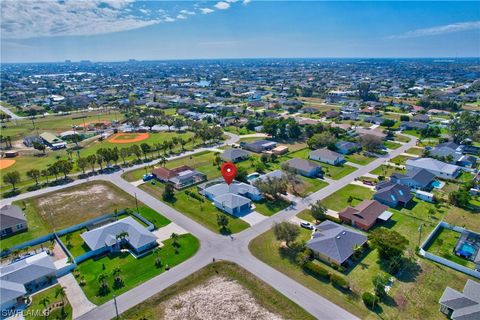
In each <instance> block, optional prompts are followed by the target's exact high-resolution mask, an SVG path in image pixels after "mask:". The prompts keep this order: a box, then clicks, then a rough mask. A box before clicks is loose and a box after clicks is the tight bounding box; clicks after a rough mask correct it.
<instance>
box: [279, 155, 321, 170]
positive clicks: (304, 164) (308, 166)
mask: <svg viewBox="0 0 480 320" xmlns="http://www.w3.org/2000/svg"><path fill="white" fill-rule="evenodd" d="M285 163H286V164H287V165H288V166H289V167H290V168H293V169H296V170H301V171H306V172H310V171H311V170H314V169H318V168H320V169H321V168H322V167H321V166H320V165H318V164H316V163H315V162H312V161H308V160H305V159H299V158H293V159H290V160H288V161H287V162H285Z"/></svg>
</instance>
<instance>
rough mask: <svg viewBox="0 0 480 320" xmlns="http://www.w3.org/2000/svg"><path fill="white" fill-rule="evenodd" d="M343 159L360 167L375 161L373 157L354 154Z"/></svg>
mask: <svg viewBox="0 0 480 320" xmlns="http://www.w3.org/2000/svg"><path fill="white" fill-rule="evenodd" d="M345 159H346V160H347V161H349V162H353V163H356V164H360V165H366V164H369V163H370V162H372V161H373V160H375V159H376V158H375V157H367V156H365V155H363V154H361V153H354V154H349V155H347V156H345Z"/></svg>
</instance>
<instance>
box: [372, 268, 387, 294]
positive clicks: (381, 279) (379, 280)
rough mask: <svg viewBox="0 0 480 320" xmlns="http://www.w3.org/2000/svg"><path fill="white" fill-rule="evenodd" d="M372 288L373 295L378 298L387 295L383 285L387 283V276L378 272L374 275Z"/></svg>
mask: <svg viewBox="0 0 480 320" xmlns="http://www.w3.org/2000/svg"><path fill="white" fill-rule="evenodd" d="M372 284H373V290H375V295H376V296H377V297H379V298H380V299H382V298H384V297H386V296H387V292H386V291H385V287H386V286H387V284H388V278H387V277H386V276H381V275H379V274H377V275H375V276H374V277H373V279H372Z"/></svg>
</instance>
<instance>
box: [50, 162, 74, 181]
mask: <svg viewBox="0 0 480 320" xmlns="http://www.w3.org/2000/svg"><path fill="white" fill-rule="evenodd" d="M54 165H55V166H56V167H58V170H59V172H61V173H63V178H64V179H65V180H66V179H67V175H68V174H69V173H70V172H71V171H72V169H73V164H72V163H71V162H70V161H67V160H58V161H57V162H55V163H54Z"/></svg>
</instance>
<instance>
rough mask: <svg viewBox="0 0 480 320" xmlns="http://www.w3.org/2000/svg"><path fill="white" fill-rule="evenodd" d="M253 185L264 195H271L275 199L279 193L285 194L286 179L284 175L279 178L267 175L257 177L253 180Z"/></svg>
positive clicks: (278, 196) (286, 187)
mask: <svg viewBox="0 0 480 320" xmlns="http://www.w3.org/2000/svg"><path fill="white" fill-rule="evenodd" d="M254 185H255V187H257V188H258V189H259V190H260V192H261V193H263V194H264V195H266V196H270V197H273V198H275V199H277V200H279V199H280V198H281V195H282V194H285V193H286V192H287V190H288V181H287V179H286V178H285V177H284V176H282V177H279V178H271V177H267V179H257V180H256V181H255V182H254Z"/></svg>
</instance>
